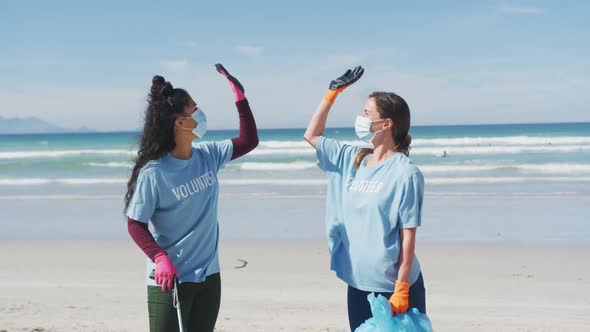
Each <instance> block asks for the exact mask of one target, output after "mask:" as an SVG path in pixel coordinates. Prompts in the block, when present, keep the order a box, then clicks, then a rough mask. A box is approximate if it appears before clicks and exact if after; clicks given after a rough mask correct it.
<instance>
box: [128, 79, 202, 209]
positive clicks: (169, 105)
mask: <svg viewBox="0 0 590 332" xmlns="http://www.w3.org/2000/svg"><path fill="white" fill-rule="evenodd" d="M190 99H191V97H190V95H189V94H188V92H186V91H185V90H183V89H175V88H174V87H173V86H172V84H170V82H167V81H166V80H165V79H164V77H162V76H159V75H156V76H154V78H153V79H152V87H151V88H150V93H149V95H148V99H147V102H148V106H147V109H146V111H145V123H144V126H143V132H142V134H141V137H140V140H139V151H137V157H136V158H135V159H134V162H135V165H134V166H133V172H132V173H131V178H130V179H129V182H128V183H127V194H126V195H125V212H127V208H128V207H129V202H130V201H131V198H132V197H133V192H134V191H135V185H136V184H137V177H138V176H139V171H140V170H141V169H142V168H143V166H145V165H146V164H147V163H148V162H149V161H150V160H156V159H160V158H161V157H163V156H164V155H166V154H167V153H168V152H170V151H172V150H173V149H174V148H175V147H176V143H175V142H174V121H175V120H176V118H177V117H179V116H183V115H184V107H185V106H186V105H187V104H188V103H189V102H190Z"/></svg>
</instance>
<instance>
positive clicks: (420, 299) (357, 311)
mask: <svg viewBox="0 0 590 332" xmlns="http://www.w3.org/2000/svg"><path fill="white" fill-rule="evenodd" d="M371 293H373V292H365V291H362V290H359V289H356V288H354V287H350V286H348V323H349V324H350V330H351V331H354V330H355V329H356V328H357V327H359V326H360V325H361V324H362V323H364V322H365V321H366V320H367V319H369V318H371V317H373V314H372V313H371V306H370V305H369V301H367V296H368V295H369V294H371ZM377 294H381V295H383V296H384V297H385V298H386V299H389V298H390V297H391V295H392V294H393V293H375V296H377ZM409 302H410V308H416V309H418V311H420V312H421V313H423V314H425V313H426V290H425V289H424V279H423V278H422V273H420V275H419V276H418V279H417V280H416V282H415V283H414V284H412V286H410V300H409Z"/></svg>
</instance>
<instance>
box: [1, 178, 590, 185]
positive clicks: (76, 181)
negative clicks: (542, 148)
mask: <svg viewBox="0 0 590 332" xmlns="http://www.w3.org/2000/svg"><path fill="white" fill-rule="evenodd" d="M127 181H128V179H127V178H60V179H50V178H4V179H1V178H0V185H3V186H35V185H54V184H62V185H100V184H120V185H122V184H125V183H127ZM425 182H426V184H433V185H444V184H510V183H521V182H590V176H572V177H568V176H545V177H543V176H536V177H426V178H425ZM219 183H221V184H222V185H281V186H315V185H325V184H327V180H326V179H291V178H282V179H264V178H251V179H220V180H219Z"/></svg>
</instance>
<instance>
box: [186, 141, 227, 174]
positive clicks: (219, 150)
mask: <svg viewBox="0 0 590 332" xmlns="http://www.w3.org/2000/svg"><path fill="white" fill-rule="evenodd" d="M195 147H196V148H202V149H203V150H204V151H205V153H206V154H207V155H208V156H209V158H210V161H211V162H212V164H213V167H215V171H216V172H219V171H220V170H221V169H222V168H223V167H224V166H225V164H227V162H229V161H230V160H231V157H232V154H233V151H234V146H233V143H232V141H231V139H227V140H223V141H215V142H213V141H210V142H201V143H198V144H197V145H195Z"/></svg>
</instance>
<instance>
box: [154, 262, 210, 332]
mask: <svg viewBox="0 0 590 332" xmlns="http://www.w3.org/2000/svg"><path fill="white" fill-rule="evenodd" d="M178 296H179V298H180V304H181V305H180V307H181V311H182V321H183V325H184V331H183V332H213V329H214V328H215V322H216V321H217V314H218V313H219V304H220V301H221V279H220V276H219V273H215V274H212V275H210V276H208V277H207V279H206V280H205V281H203V282H200V283H194V282H186V283H182V284H180V287H179V290H178ZM148 313H149V318H150V331H151V332H175V331H178V330H179V328H178V318H177V316H176V309H175V308H174V307H173V306H172V292H171V291H168V292H162V287H161V286H148Z"/></svg>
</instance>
